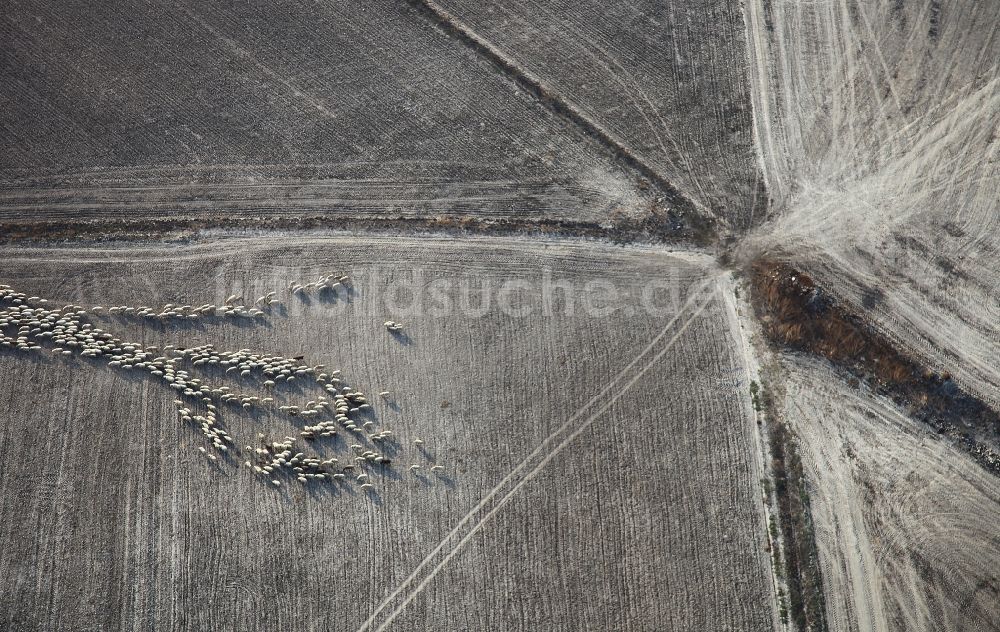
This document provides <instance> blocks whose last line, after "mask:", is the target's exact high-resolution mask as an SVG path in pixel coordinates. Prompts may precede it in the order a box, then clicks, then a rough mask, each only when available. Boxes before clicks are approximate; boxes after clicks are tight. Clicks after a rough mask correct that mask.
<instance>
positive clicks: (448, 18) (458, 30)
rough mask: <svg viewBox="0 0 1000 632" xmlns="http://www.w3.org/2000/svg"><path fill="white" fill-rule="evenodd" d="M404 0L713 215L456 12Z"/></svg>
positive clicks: (630, 163)
mask: <svg viewBox="0 0 1000 632" xmlns="http://www.w3.org/2000/svg"><path fill="white" fill-rule="evenodd" d="M406 1H407V2H408V3H409V4H410V6H412V7H413V8H414V9H415V10H416V11H417V13H419V14H420V15H421V16H423V17H424V18H425V19H426V20H428V21H429V22H431V23H432V24H434V25H435V26H437V27H438V28H439V29H440V30H441V31H442V32H443V33H444V34H445V35H447V36H448V37H450V38H452V39H454V40H456V41H458V42H459V43H460V44H462V45H463V46H465V47H466V48H468V49H470V50H471V51H472V52H474V53H475V54H476V55H478V56H479V57H482V58H483V59H485V60H487V61H488V62H490V63H491V64H492V65H493V66H494V67H496V69H497V70H498V71H499V73H500V74H502V75H503V76H504V77H506V78H508V79H510V80H511V81H513V82H514V83H515V84H516V85H517V86H518V87H519V88H521V89H522V90H524V91H525V92H527V93H528V94H530V95H531V96H532V97H534V98H535V100H537V101H538V102H539V103H541V104H542V105H544V106H546V107H547V108H548V109H550V110H551V111H553V112H555V113H556V114H557V115H559V116H562V117H563V118H565V119H567V120H568V121H569V122H571V123H573V124H574V125H575V126H577V127H579V128H580V129H581V130H582V131H583V132H584V134H585V135H586V136H588V137H590V138H592V139H593V140H595V141H596V142H597V143H598V144H599V145H601V146H602V147H604V148H605V149H606V150H608V151H610V152H611V154H612V155H613V156H614V157H615V158H616V159H617V161H618V162H620V163H622V164H623V165H625V166H627V167H630V168H631V169H633V170H634V171H636V172H638V173H639V174H640V175H642V176H643V177H645V178H647V179H648V180H650V181H651V182H654V183H655V184H656V186H657V187H658V188H660V189H661V190H662V191H663V193H664V194H665V195H666V197H667V199H668V200H669V201H670V202H671V203H672V204H674V205H676V206H678V207H687V208H690V209H694V210H696V211H697V212H698V213H700V214H701V215H703V216H705V217H714V215H713V214H712V213H711V212H710V211H709V210H708V209H706V208H704V207H702V206H701V205H700V204H697V203H696V202H695V201H694V200H693V199H691V198H689V197H688V196H686V195H684V194H683V193H682V192H681V191H680V190H679V189H678V188H677V187H676V186H674V184H673V183H672V182H670V181H669V180H667V179H666V178H665V177H664V176H663V175H661V174H660V173H659V172H658V171H657V170H656V169H655V168H653V167H652V166H650V165H649V164H648V163H647V162H646V161H645V160H644V159H643V158H642V157H641V156H639V155H638V154H636V153H635V152H634V151H633V150H632V149H631V148H630V147H628V146H627V145H626V144H625V143H624V142H623V141H621V140H619V139H618V138H616V137H615V136H614V135H613V134H612V133H611V132H609V131H608V130H606V129H605V128H604V127H603V126H602V125H601V124H600V123H598V122H597V121H594V120H593V119H592V118H591V117H590V116H588V115H587V114H586V113H585V112H584V111H583V110H582V109H580V107H579V106H577V105H576V104H574V103H572V102H571V101H569V100H567V99H566V98H565V97H563V96H561V95H559V94H557V93H556V92H554V91H553V90H552V89H551V88H549V87H548V86H547V85H545V83H544V82H543V81H542V80H541V79H540V78H539V77H536V76H535V75H534V74H532V73H531V72H529V71H528V70H526V69H524V68H522V67H521V66H520V65H519V64H518V63H517V62H516V61H514V60H513V59H511V58H510V56H508V55H506V54H505V53H504V52H503V51H502V50H500V49H499V48H498V47H497V46H496V45H494V44H493V43H492V42H490V41H489V40H487V39H486V38H485V37H483V36H482V35H480V34H479V33H477V32H476V31H474V30H473V29H471V28H470V27H469V26H467V25H465V24H464V23H463V22H462V21H461V20H459V19H458V17H457V16H455V15H454V14H452V13H450V12H449V11H447V10H446V9H444V8H443V7H441V6H440V5H438V4H437V3H436V2H434V1H433V0H406Z"/></svg>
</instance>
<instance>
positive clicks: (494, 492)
mask: <svg viewBox="0 0 1000 632" xmlns="http://www.w3.org/2000/svg"><path fill="white" fill-rule="evenodd" d="M716 281H717V276H712V277H710V278H709V279H706V280H705V281H703V282H702V283H700V284H698V286H697V287H696V288H695V289H694V290H692V291H691V293H690V296H689V298H688V299H687V301H685V303H684V304H683V305H682V306H681V307H680V309H678V310H677V314H676V315H674V317H673V318H671V319H670V322H668V323H667V324H666V325H665V326H664V327H663V329H662V330H661V331H660V333H659V334H657V335H656V337H654V338H653V340H652V341H651V342H650V343H649V344H648V345H646V347H645V348H644V349H643V350H642V351H641V352H640V353H639V354H638V355H637V356H636V357H635V358H634V359H633V360H632V361H631V362H629V363H628V365H626V366H625V368H623V369H621V370H620V371H619V372H618V373H617V374H616V375H615V376H614V377H613V378H612V379H611V380H609V381H608V382H607V384H605V386H604V388H602V389H601V391H600V392H599V393H597V394H596V395H594V396H593V397H591V398H590V400H588V401H587V403H586V404H584V405H583V406H582V407H581V408H579V409H578V410H577V411H576V412H575V413H573V415H572V416H571V417H570V418H569V419H567V420H566V421H565V422H563V424H562V425H560V426H559V427H558V428H556V429H555V430H554V431H552V433H550V434H549V436H548V437H546V438H545V439H544V440H543V441H542V442H541V443H540V444H539V445H538V446H537V447H536V448H535V449H534V450H532V452H531V453H530V454H528V455H527V456H526V457H525V458H524V459H522V460H521V462H520V463H518V465H517V466H516V467H515V468H514V469H513V470H511V472H510V473H508V474H507V475H506V476H505V477H504V478H503V479H502V480H501V481H500V482H499V483H497V485H496V486H494V487H493V489H491V490H490V491H489V492H488V493H487V494H486V496H484V497H483V498H482V500H480V501H479V502H478V503H477V504H476V505H475V506H474V507H472V509H470V510H469V511H468V513H466V515H465V516H464V517H463V518H462V519H461V520H459V522H458V524H456V525H455V527H453V528H452V529H451V531H449V532H448V534H447V535H445V537H444V538H442V540H441V541H440V542H439V543H438V545H437V546H435V547H434V549H432V550H431V552H430V553H428V554H427V555H426V556H425V557H424V559H423V560H421V561H420V563H419V564H417V566H416V568H415V569H414V570H413V572H412V573H410V575H409V576H408V577H407V578H406V579H404V580H403V582H402V583H401V584H400V585H399V586H398V587H397V588H396V589H395V590H394V591H393V592H392V593H391V594H390V595H389V596H388V597H386V598H385V599H384V600H383V601H382V603H381V604H380V605H379V606H378V607H377V608H376V609H375V611H374V612H373V613H372V614H371V616H369V617H368V619H366V620H365V621H364V622H363V623H362V624H361V626H360V627H359V628H358V632H364V631H365V630H369V629H371V627H372V625H373V624H374V622H375V619H376V618H377V617H378V615H379V614H380V613H381V612H382V611H383V610H385V609H386V608H387V607H388V605H389V604H390V603H391V602H392V601H393V600H395V599H396V597H398V596H399V595H400V593H402V592H404V591H405V590H406V587H407V586H408V585H409V584H411V583H413V582H414V581H415V580H416V578H417V576H418V575H419V574H420V573H421V571H422V570H423V569H424V568H425V567H426V566H427V565H428V564H429V563H430V561H431V559H432V558H434V556H436V555H437V554H438V553H440V552H441V551H442V550H444V549H445V548H447V543H448V541H449V540H451V539H452V538H454V537H455V536H456V535H458V533H459V531H460V530H461V529H462V528H463V527H464V526H465V525H466V524H467V523H468V522H469V521H470V520H473V518H474V516H475V515H476V514H477V513H478V512H480V511H481V510H482V509H484V508H485V506H486V505H487V504H488V503H489V502H490V501H492V500H493V499H494V498H495V497H496V496H498V495H499V494H500V493H501V491H502V489H503V487H504V486H505V485H507V484H508V483H509V482H510V481H511V480H512V479H513V478H514V477H516V476H517V475H518V474H520V473H521V471H522V470H524V469H525V468H527V467H528V466H529V464H530V462H531V460H532V459H534V458H535V457H537V456H538V455H540V454H541V453H542V452H543V451H544V450H545V449H546V448H547V447H548V446H549V444H550V443H552V442H553V441H554V440H556V439H557V438H558V436H559V435H560V434H562V433H564V432H565V431H566V430H568V429H569V428H570V427H571V426H572V424H573V422H575V421H576V420H577V419H578V418H579V417H581V416H583V415H584V414H585V413H586V411H587V410H588V409H589V408H591V406H593V405H594V404H595V403H596V402H597V401H598V400H600V399H601V398H602V397H604V396H605V395H606V394H607V393H608V392H609V391H611V390H612V389H613V388H617V391H616V393H615V394H614V395H612V396H611V398H610V399H608V400H606V401H605V402H604V404H602V405H601V406H600V407H599V409H598V411H597V412H596V413H594V414H593V415H591V416H590V417H589V418H588V419H587V420H585V421H584V422H583V423H582V424H580V426H579V427H578V428H576V429H575V430H574V431H573V432H572V433H570V434H569V436H567V437H566V438H564V439H562V440H561V441H559V442H558V443H557V444H556V445H555V446H554V447H553V448H552V449H551V450H550V451H549V453H548V454H547V455H546V456H545V457H544V458H543V459H542V460H541V461H540V462H539V463H538V464H537V465H535V466H534V468H532V469H531V470H530V471H529V472H528V473H527V474H526V475H525V476H524V477H523V478H522V479H520V480H519V481H517V482H516V483H515V484H514V486H513V487H512V488H511V489H510V490H509V491H507V492H506V493H505V494H504V495H503V497H502V498H501V499H500V500H499V501H498V503H497V504H496V505H495V506H494V507H493V508H492V509H490V510H489V511H488V512H487V513H486V514H485V515H484V516H483V517H482V518H479V519H478V520H476V521H475V524H473V526H472V527H471V529H470V531H469V533H467V534H466V535H465V536H463V537H462V538H461V539H460V540H459V541H458V542H457V543H456V544H455V546H453V547H452V549H451V550H450V551H449V552H448V553H446V554H445V557H444V558H443V559H442V560H441V561H440V562H438V563H437V564H436V565H435V566H434V568H432V569H431V571H430V573H429V574H428V575H427V576H426V577H425V578H424V579H422V580H421V581H420V583H419V584H417V586H416V588H414V589H413V591H412V592H410V594H409V595H408V596H407V597H406V598H405V600H404V601H403V602H402V603H401V604H400V605H399V606H397V607H396V608H395V609H394V610H393V611H392V613H390V615H389V617H388V618H387V619H386V620H385V621H383V622H382V623H381V624H380V625H379V627H378V628H377V631H381V630H384V629H385V627H386V626H387V625H388V624H389V623H390V622H392V620H393V619H395V617H396V616H398V615H399V613H400V612H402V610H403V609H404V608H405V607H406V606H407V605H409V603H410V602H411V601H413V599H414V598H415V597H416V596H417V594H419V593H420V592H421V591H422V590H423V588H424V587H425V586H426V585H427V584H428V583H429V582H430V580H431V579H433V578H434V576H435V575H437V573H438V572H439V571H440V570H441V569H442V568H443V567H444V566H445V565H446V564H447V563H448V562H449V561H450V560H451V559H452V558H453V557H454V556H455V555H456V554H457V553H458V552H459V550H460V549H461V548H462V547H463V546H464V545H465V544H466V543H467V542H468V541H469V540H470V539H471V538H472V536H473V535H475V534H476V533H477V532H478V531H479V529H480V528H481V527H482V526H483V525H484V524H485V523H486V522H487V521H488V520H489V519H490V518H491V517H492V516H493V515H494V514H496V512H497V511H499V510H500V509H501V508H502V507H503V506H504V505H505V504H506V503H507V501H509V500H510V499H511V498H512V497H513V495H514V494H515V493H516V492H517V491H518V490H520V488H521V487H523V486H524V485H525V484H526V483H527V482H528V481H530V480H531V479H532V478H534V477H535V475H537V474H538V472H540V471H541V470H542V468H544V467H545V465H547V464H548V462H549V461H550V460H551V459H552V458H553V457H555V455H556V454H557V453H558V452H559V451H561V450H562V449H563V448H564V447H566V446H567V445H568V444H569V443H570V442H572V441H573V439H575V438H576V437H577V436H579V434H580V433H582V432H583V431H584V430H585V429H586V428H588V427H589V426H590V424H592V423H593V422H594V420H596V419H597V417H598V416H599V415H601V414H602V413H603V412H604V411H605V410H607V409H608V408H609V407H611V405H612V404H614V403H615V402H616V401H618V399H620V398H621V396H622V395H623V394H624V393H625V391H627V390H628V389H629V388H630V387H631V386H632V385H634V384H635V383H636V382H637V381H638V380H639V378H641V377H642V376H643V375H644V374H645V373H646V371H648V370H649V368H650V367H651V366H652V365H653V364H654V363H655V362H656V361H657V360H659V359H660V358H661V357H663V355H664V354H666V352H667V351H669V350H670V349H671V348H672V347H673V345H674V343H675V342H676V341H677V340H678V339H679V338H680V336H681V334H683V333H684V331H685V330H686V329H687V328H688V326H689V325H690V324H691V323H692V322H693V321H694V320H695V318H696V317H697V316H699V315H700V314H701V312H702V311H704V309H705V308H706V307H707V305H708V303H709V301H710V300H711V299H712V298H714V297H715V296H716V294H717V292H710V293H708V294H707V296H706V297H705V300H704V301H703V302H702V303H701V305H700V306H699V307H698V309H696V310H695V311H694V312H693V313H692V314H691V315H690V316H689V317H688V318H687V320H686V321H684V322H683V324H682V325H681V327H680V329H679V330H678V331H677V333H675V334H674V336H673V337H672V338H671V339H670V340H669V341H668V342H667V343H666V346H665V347H664V348H663V349H662V350H660V351H658V352H657V353H656V355H654V356H653V358H652V359H651V360H649V361H648V362H647V363H645V364H644V365H643V366H642V367H641V368H640V369H639V372H638V373H637V374H636V375H635V376H633V377H632V378H631V379H630V380H628V381H627V382H626V383H625V385H624V386H621V387H617V386H616V385H617V384H618V383H619V381H620V380H621V379H622V378H623V377H624V375H625V374H626V373H627V372H628V371H629V370H630V369H632V368H633V367H634V366H635V365H636V364H638V363H639V362H640V361H641V360H642V358H643V357H644V356H646V355H647V354H648V353H649V352H650V350H652V349H653V347H654V346H656V344H657V343H658V342H660V341H661V340H662V339H663V338H664V337H665V336H666V335H667V333H669V331H670V330H671V328H672V327H673V326H674V325H675V324H676V323H677V321H678V320H680V318H681V316H682V315H683V314H684V312H685V311H687V310H688V308H690V307H691V306H692V305H694V304H695V303H697V302H698V299H699V298H700V295H701V294H702V292H704V291H705V290H706V289H708V288H709V286H712V285H716V284H715V282H716ZM716 290H717V287H716Z"/></svg>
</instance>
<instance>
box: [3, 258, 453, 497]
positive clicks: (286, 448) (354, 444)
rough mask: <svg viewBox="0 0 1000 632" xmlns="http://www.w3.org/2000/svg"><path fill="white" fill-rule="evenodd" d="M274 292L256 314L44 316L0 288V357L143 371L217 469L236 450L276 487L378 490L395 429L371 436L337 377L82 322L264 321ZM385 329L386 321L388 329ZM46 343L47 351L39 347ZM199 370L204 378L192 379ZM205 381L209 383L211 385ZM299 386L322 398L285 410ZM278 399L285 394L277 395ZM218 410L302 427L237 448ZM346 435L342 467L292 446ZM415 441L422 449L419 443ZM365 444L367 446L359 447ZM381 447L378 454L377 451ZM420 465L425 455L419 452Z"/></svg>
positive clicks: (33, 300)
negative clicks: (234, 383)
mask: <svg viewBox="0 0 1000 632" xmlns="http://www.w3.org/2000/svg"><path fill="white" fill-rule="evenodd" d="M348 283H349V278H348V277H347V276H335V275H329V276H325V277H322V278H321V279H320V280H319V281H317V282H314V283H307V284H305V285H301V284H298V283H292V284H291V285H290V286H289V291H290V292H291V293H292V294H298V293H301V292H308V291H311V290H314V289H323V288H329V289H333V290H336V289H337V288H339V287H341V286H345V285H347V284H348ZM275 296H276V293H275V292H270V293H268V294H265V295H264V296H261V297H259V298H258V299H257V300H256V301H255V303H254V306H253V307H250V306H247V305H244V304H241V303H243V301H242V299H241V297H238V296H235V295H233V296H229V297H227V298H226V300H225V302H224V303H223V304H222V305H214V304H206V305H200V306H191V305H173V304H168V305H165V306H164V307H163V308H162V309H159V310H156V309H152V308H149V307H135V308H134V307H129V306H116V307H109V308H107V309H105V308H103V307H100V306H98V307H91V308H89V309H84V308H83V307H81V306H79V305H65V306H63V307H60V308H54V307H53V308H50V307H49V306H48V301H47V300H45V299H42V298H40V297H37V296H27V295H25V294H23V293H20V292H16V291H14V290H13V289H12V288H11V287H10V286H9V285H0V307H3V309H0V349H3V348H9V349H16V350H20V351H29V352H31V351H35V352H39V351H42V350H43V349H45V348H48V349H49V350H50V351H51V352H53V353H57V354H60V355H65V356H73V355H79V356H81V357H86V358H94V359H96V358H101V359H103V360H105V361H106V362H107V364H108V366H110V367H114V368H116V369H119V370H131V371H141V372H145V373H148V374H149V375H151V376H152V377H154V378H157V379H160V380H163V381H164V382H165V383H166V384H167V385H168V386H169V387H170V388H172V389H175V390H176V391H177V393H178V399H176V400H174V404H175V405H176V408H177V414H178V416H179V418H180V420H181V421H182V422H184V423H188V424H191V425H193V426H196V427H197V428H199V430H200V431H201V433H202V434H203V435H204V436H205V437H206V438H207V439H208V442H209V447H205V446H202V447H200V448H198V450H199V452H200V453H202V454H204V455H205V457H206V458H207V459H208V460H210V461H213V462H218V461H219V459H220V458H223V459H227V458H230V457H231V456H232V455H235V454H236V453H238V452H240V451H241V450H242V451H243V452H244V454H245V460H244V465H245V466H246V467H247V468H250V469H251V470H252V471H253V472H255V473H256V474H258V475H259V476H260V477H261V478H262V479H264V480H267V481H270V483H271V484H272V485H274V486H280V485H281V484H282V479H283V478H289V479H294V480H295V481H298V482H299V483H303V484H308V483H311V482H319V481H330V482H347V481H349V480H353V481H354V482H356V483H358V484H360V486H361V489H363V490H365V491H368V490H372V489H373V488H374V484H373V483H372V482H371V478H370V475H369V472H370V471H371V469H372V468H385V467H389V466H390V464H391V462H392V460H391V459H390V458H389V456H387V454H386V449H385V448H386V447H389V446H392V449H395V448H396V447H397V445H398V444H397V443H396V439H395V437H394V436H393V433H392V431H390V430H385V429H377V428H376V424H375V417H374V416H373V415H372V414H371V413H372V410H371V409H372V403H371V402H370V401H369V400H368V398H367V397H366V396H365V394H364V393H363V392H361V391H358V390H355V389H353V388H351V387H350V386H348V385H347V384H345V383H344V380H343V378H342V377H341V372H340V371H330V372H327V371H326V370H325V367H324V366H323V365H316V366H309V365H307V364H305V363H303V362H302V358H301V357H299V358H286V357H282V356H276V355H264V354H258V353H252V352H251V351H250V350H248V349H241V350H239V351H222V350H218V349H216V348H215V347H214V346H213V345H210V344H208V345H201V346H198V347H192V348H179V347H174V346H173V345H166V346H164V347H163V348H162V349H160V348H159V347H155V346H146V347H144V346H142V345H140V344H139V343H134V342H126V341H123V340H121V339H119V338H116V337H115V336H114V335H112V334H111V333H108V332H107V331H105V330H103V329H100V328H98V327H95V326H94V325H93V324H92V323H90V322H87V321H86V320H85V319H86V318H88V317H89V316H92V315H97V316H100V315H104V314H107V315H113V316H119V317H130V316H131V317H142V318H149V319H156V320H159V321H161V322H168V321H172V320H175V319H182V318H183V319H197V318H200V317H204V316H209V315H226V316H233V317H247V318H257V317H262V316H264V315H265V314H266V312H265V311H264V310H268V309H270V307H271V306H273V305H275V304H277V303H279V301H277V300H276V299H275ZM390 322H391V321H390ZM392 325H393V326H392V327H390V326H389V323H386V328H387V329H389V331H391V332H396V331H399V330H400V329H401V328H402V326H401V325H399V324H398V323H392ZM43 345H44V346H43ZM198 371H200V372H202V373H204V375H205V379H204V380H203V379H202V378H199V377H196V376H194V375H193V374H192V373H193V372H198ZM230 376H232V377H237V376H238V379H239V381H241V382H243V383H244V384H248V385H251V384H256V385H257V386H258V387H259V388H260V389H262V391H263V394H262V395H251V394H247V393H245V392H240V391H239V390H234V389H233V388H231V387H230V386H225V385H220V384H218V382H220V381H221V382H224V381H225V380H226V379H227V378H229V377H230ZM210 382H211V383H210ZM302 385H307V387H312V388H321V389H322V391H321V394H319V395H318V396H316V397H315V398H314V399H310V400H308V401H307V402H306V403H304V404H298V405H292V404H282V403H279V402H278V401H277V398H278V397H280V396H281V395H284V396H285V397H286V398H287V396H289V395H301V392H302V390H303V389H302V388H301V387H302ZM281 391H284V393H282V392H281ZM390 397H391V395H390V393H389V392H387V391H384V392H381V393H379V398H380V399H382V400H389V399H390ZM219 406H230V407H233V408H236V409H242V411H243V412H245V413H248V414H254V412H255V411H258V410H264V409H266V410H267V411H270V412H271V413H273V414H277V415H282V416H286V417H289V418H292V421H294V420H295V419H298V420H301V423H300V424H297V425H299V426H300V431H299V437H288V436H286V437H283V438H282V439H280V440H272V441H269V440H267V439H266V436H265V434H263V433H259V434H258V435H257V441H258V445H257V446H256V447H255V446H252V445H244V446H242V447H240V446H239V445H238V443H237V441H236V439H235V438H234V437H233V436H232V435H231V434H230V433H229V432H228V431H227V430H226V429H225V428H224V427H223V426H222V425H221V423H220V417H219ZM341 431H343V432H345V433H348V436H349V437H350V438H351V439H353V441H351V444H350V448H349V450H350V454H349V456H346V457H344V459H343V461H341V459H338V458H325V459H324V458H321V457H319V456H317V455H315V454H312V455H307V454H306V452H305V451H300V450H298V449H297V448H296V442H297V441H298V440H299V439H301V440H303V441H306V442H316V441H320V440H323V439H326V438H329V437H333V436H335V435H336V434H337V433H338V432H341ZM414 443H415V444H416V445H417V446H422V445H423V441H422V440H420V439H416V440H415V441H414ZM365 444H368V446H369V447H367V448H366V447H365ZM379 447H382V448H383V450H382V452H379V451H378V450H377V449H376V448H379ZM421 452H422V453H423V455H424V457H427V453H426V452H425V451H424V450H423V448H422V447H421ZM409 469H410V471H412V472H413V473H414V474H416V475H418V476H419V475H420V471H421V470H422V468H421V465H420V464H419V463H414V464H411V465H410V467H409ZM430 470H431V471H432V472H434V473H435V474H440V473H441V472H443V471H444V467H443V466H442V465H440V464H432V465H431V467H430Z"/></svg>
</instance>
